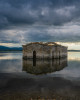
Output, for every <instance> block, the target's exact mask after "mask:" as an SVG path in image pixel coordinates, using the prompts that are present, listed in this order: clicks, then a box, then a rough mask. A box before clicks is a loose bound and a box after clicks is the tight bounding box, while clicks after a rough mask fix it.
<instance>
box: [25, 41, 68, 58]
mask: <svg viewBox="0 0 80 100" xmlns="http://www.w3.org/2000/svg"><path fill="white" fill-rule="evenodd" d="M64 57H67V47H65V46H62V45H59V44H57V43H55V42H45V43H44V42H31V43H28V44H26V45H23V59H55V58H58V59H59V58H64Z"/></svg>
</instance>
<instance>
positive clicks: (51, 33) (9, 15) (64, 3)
mask: <svg viewBox="0 0 80 100" xmlns="http://www.w3.org/2000/svg"><path fill="white" fill-rule="evenodd" d="M31 41H33V42H34V41H45V42H46V41H53V42H61V43H62V42H63V43H64V42H65V43H68V44H69V45H70V43H73V44H74V45H75V44H76V43H77V44H78V49H80V47H79V44H80V0H0V45H3V44H6V43H7V44H8V45H9V44H14V45H15V44H16V45H17V44H18V45H21V44H24V43H26V42H31ZM77 44H76V45H77ZM73 47H74V46H73Z"/></svg>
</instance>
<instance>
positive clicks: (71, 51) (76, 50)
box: [68, 50, 80, 52]
mask: <svg viewBox="0 0 80 100" xmlns="http://www.w3.org/2000/svg"><path fill="white" fill-rule="evenodd" d="M68 52H80V50H68Z"/></svg>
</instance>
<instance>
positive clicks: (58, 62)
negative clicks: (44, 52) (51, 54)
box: [23, 58, 67, 75]
mask: <svg viewBox="0 0 80 100" xmlns="http://www.w3.org/2000/svg"><path fill="white" fill-rule="evenodd" d="M66 66H67V58H64V59H54V60H36V59H33V60H28V59H27V60H23V71H26V72H27V73H31V74H35V75H39V74H46V73H51V72H55V71H59V70H62V69H63V68H64V67H66Z"/></svg>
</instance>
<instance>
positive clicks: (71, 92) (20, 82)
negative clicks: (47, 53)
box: [0, 52, 80, 100]
mask: <svg viewBox="0 0 80 100" xmlns="http://www.w3.org/2000/svg"><path fill="white" fill-rule="evenodd" d="M0 100H80V52H69V53H68V57H67V58H64V59H55V60H37V61H33V60H23V59H22V53H21V52H16V53H12V52H11V53H8V52H7V53H0Z"/></svg>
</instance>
